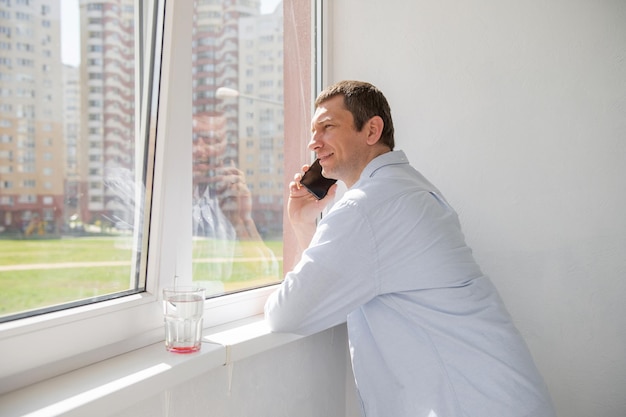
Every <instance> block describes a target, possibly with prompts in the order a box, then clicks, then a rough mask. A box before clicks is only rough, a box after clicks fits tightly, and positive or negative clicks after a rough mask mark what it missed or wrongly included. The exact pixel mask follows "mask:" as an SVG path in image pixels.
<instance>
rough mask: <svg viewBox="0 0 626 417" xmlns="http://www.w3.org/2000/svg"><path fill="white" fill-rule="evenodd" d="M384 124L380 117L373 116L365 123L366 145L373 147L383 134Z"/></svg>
mask: <svg viewBox="0 0 626 417" xmlns="http://www.w3.org/2000/svg"><path fill="white" fill-rule="evenodd" d="M384 126H385V122H383V119H382V118H381V117H380V116H374V117H372V118H371V119H369V120H368V121H367V122H366V123H365V128H366V129H367V144H368V145H375V144H376V143H378V140H379V139H380V135H382V133H383V127H384Z"/></svg>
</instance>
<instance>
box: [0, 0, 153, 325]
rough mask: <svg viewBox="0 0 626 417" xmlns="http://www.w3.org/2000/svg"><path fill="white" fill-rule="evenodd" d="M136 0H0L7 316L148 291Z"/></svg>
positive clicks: (2, 286)
mask: <svg viewBox="0 0 626 417" xmlns="http://www.w3.org/2000/svg"><path fill="white" fill-rule="evenodd" d="M137 13H141V11H140V10H136V4H135V0H119V1H117V2H105V1H96V0H80V2H79V0H40V1H29V0H21V1H20V0H11V1H9V0H0V94H1V102H0V103H1V104H0V321H7V320H11V319H15V318H19V317H24V316H29V315H33V314H39V313H43V312H48V311H53V310H57V309H61V308H66V307H69V306H74V305H80V304H86V303H90V302H95V301H99V300H104V299H109V298H113V297H117V296H120V295H123V294H128V293H133V292H138V291H141V290H142V288H143V287H144V285H145V284H144V283H143V279H141V278H140V276H139V271H138V269H139V268H137V266H136V265H138V264H139V259H140V254H141V241H140V237H141V235H142V234H141V233H140V230H141V228H142V220H143V216H142V213H141V212H140V209H143V208H144V206H145V204H143V203H142V201H143V200H144V198H145V196H144V191H143V190H144V189H145V188H146V187H145V186H144V178H145V174H146V173H145V169H144V166H145V164H144V159H145V158H144V155H145V153H146V149H145V142H146V140H145V139H144V138H137V137H135V123H137V122H138V120H139V119H140V118H139V117H138V116H136V109H135V99H136V96H137V95H138V94H139V92H138V84H139V83H138V82H137V80H136V78H137V76H136V72H135V61H137V59H136V56H135V37H136V34H137V30H136V29H138V28H136V27H135V26H136V24H135V22H136V21H144V20H143V19H142V20H139V19H137V20H136V19H135V17H136V14H137Z"/></svg>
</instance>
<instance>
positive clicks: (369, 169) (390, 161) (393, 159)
mask: <svg viewBox="0 0 626 417" xmlns="http://www.w3.org/2000/svg"><path fill="white" fill-rule="evenodd" d="M408 163H409V159H408V158H407V157H406V154H405V153H404V151H391V152H386V153H384V154H382V155H379V156H377V157H376V158H374V159H372V160H371V161H370V163H369V164H367V166H366V167H365V169H364V170H363V172H362V173H361V178H360V180H361V179H364V178H371V177H373V176H374V174H375V173H376V171H378V170H379V169H380V168H382V167H384V166H387V165H399V164H408Z"/></svg>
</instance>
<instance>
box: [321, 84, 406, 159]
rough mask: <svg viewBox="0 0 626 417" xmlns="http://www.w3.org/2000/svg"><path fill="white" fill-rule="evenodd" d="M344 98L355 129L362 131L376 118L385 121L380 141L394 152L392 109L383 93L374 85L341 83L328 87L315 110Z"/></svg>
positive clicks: (322, 93)
mask: <svg viewBox="0 0 626 417" xmlns="http://www.w3.org/2000/svg"><path fill="white" fill-rule="evenodd" d="M338 95H342V96H343V103H344V106H345V107H346V109H347V110H348V111H349V112H350V113H352V117H353V118H354V127H355V128H356V130H357V131H359V132H360V131H361V130H362V129H363V126H364V125H365V122H367V121H368V120H369V119H371V118H372V117H374V116H380V118H381V119H383V122H384V126H383V131H382V133H381V135H380V141H381V142H382V143H383V144H385V145H387V146H389V148H390V149H391V150H393V148H394V146H395V143H394V137H393V133H394V131H393V120H392V119H391V108H390V107H389V103H388V102H387V99H386V98H385V96H384V95H383V93H382V92H381V91H380V90H379V89H378V88H376V87H375V86H373V85H372V84H369V83H366V82H363V81H351V80H346V81H339V82H338V83H336V84H334V85H331V86H330V87H327V88H326V89H325V90H324V91H322V92H321V93H320V94H319V96H317V99H316V100H315V108H317V107H319V106H320V104H322V103H323V102H325V101H327V100H329V99H331V98H333V97H335V96H338Z"/></svg>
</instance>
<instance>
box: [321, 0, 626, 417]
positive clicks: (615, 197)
mask: <svg viewBox="0 0 626 417" xmlns="http://www.w3.org/2000/svg"><path fill="white" fill-rule="evenodd" d="M328 3H329V9H330V12H329V14H330V17H331V19H332V22H331V25H330V33H329V36H330V38H329V41H328V46H329V51H328V60H327V64H326V65H327V67H328V77H327V80H326V81H327V83H326V84H328V83H330V82H333V81H337V80H340V79H348V78H350V79H362V80H366V81H370V82H372V83H373V84H375V85H377V86H378V87H380V88H381V89H382V90H383V91H384V92H385V94H386V95H387V98H388V99H389V101H390V103H391V107H392V114H393V116H394V121H395V125H396V132H397V136H396V140H397V144H398V146H397V148H398V149H403V150H405V151H406V152H407V153H408V155H409V158H410V160H411V161H412V163H413V164H414V165H415V166H416V167H417V168H418V169H419V170H420V171H422V173H424V174H425V175H426V176H427V177H429V178H430V179H431V180H432V181H433V182H434V183H435V184H436V185H438V186H439V188H440V189H441V190H442V191H443V193H444V194H445V195H446V196H447V197H448V199H449V200H450V202H451V203H452V204H453V205H454V206H455V207H456V209H457V211H458V212H459V214H460V217H461V221H462V223H463V225H464V230H465V233H466V236H467V239H468V242H469V243H470V245H471V246H472V247H473V249H474V253H475V255H476V257H477V258H478V260H479V262H480V264H481V265H482V267H483V270H484V271H485V272H486V273H487V274H488V275H490V276H491V278H492V279H493V281H494V282H495V284H496V285H497V287H498V288H499V290H500V292H501V293H502V296H503V297H504V299H505V302H506V303H507V305H508V307H509V310H510V311H511V313H512V315H513V317H514V319H515V320H516V322H517V324H518V326H519V328H520V330H521V331H522V333H523V334H524V335H525V337H526V340H527V342H528V344H529V346H530V348H531V350H532V352H533V354H534V356H535V358H536V361H537V363H538V365H539V366H540V368H541V370H542V372H543V374H544V377H545V379H546V381H547V382H548V384H549V387H550V390H551V392H552V395H553V399H554V402H555V404H556V407H557V411H558V412H559V415H560V416H563V417H588V416H595V417H615V416H624V415H626V395H625V393H626V307H625V306H626V300H625V298H626V24H625V23H626V2H623V1H618V0H615V1H609V0H596V1H592V0H552V1H547V2H545V1H542V2H539V1H514V0H477V1H471V2H467V1H463V0H447V1H423V0H412V1H407V0H385V1H380V0H332V1H329V2H328Z"/></svg>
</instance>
